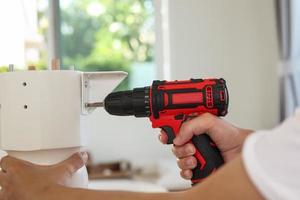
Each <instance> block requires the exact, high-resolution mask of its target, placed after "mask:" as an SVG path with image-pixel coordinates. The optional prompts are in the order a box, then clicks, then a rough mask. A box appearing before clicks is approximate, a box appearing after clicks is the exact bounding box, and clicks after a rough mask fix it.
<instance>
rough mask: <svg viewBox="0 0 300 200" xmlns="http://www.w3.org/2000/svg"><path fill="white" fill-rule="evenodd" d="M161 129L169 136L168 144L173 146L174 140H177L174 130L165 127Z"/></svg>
mask: <svg viewBox="0 0 300 200" xmlns="http://www.w3.org/2000/svg"><path fill="white" fill-rule="evenodd" d="M161 129H162V130H163V131H164V132H166V134H167V136H168V141H167V144H173V140H174V139H175V133H174V130H173V129H172V128H171V127H170V126H163V127H161Z"/></svg>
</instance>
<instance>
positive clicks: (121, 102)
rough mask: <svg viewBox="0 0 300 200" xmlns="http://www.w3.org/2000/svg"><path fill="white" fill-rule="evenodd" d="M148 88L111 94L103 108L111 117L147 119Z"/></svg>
mask: <svg viewBox="0 0 300 200" xmlns="http://www.w3.org/2000/svg"><path fill="white" fill-rule="evenodd" d="M149 93H150V87H143V88H135V89H133V90H127V91H120V92H113V93H111V94H109V95H108V96H107V97H106V98H105V100H104V108H105V110H106V111H107V112H108V113H109V114H111V115H118V116H129V115H134V116H135V117H149V116H150V114H151V112H150V97H149V96H150V94H149Z"/></svg>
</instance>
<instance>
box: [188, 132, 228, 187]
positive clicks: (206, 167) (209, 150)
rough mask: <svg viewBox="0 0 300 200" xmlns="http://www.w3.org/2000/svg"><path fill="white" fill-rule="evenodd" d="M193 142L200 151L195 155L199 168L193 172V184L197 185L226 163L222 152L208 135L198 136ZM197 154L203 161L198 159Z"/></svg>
mask: <svg viewBox="0 0 300 200" xmlns="http://www.w3.org/2000/svg"><path fill="white" fill-rule="evenodd" d="M191 141H192V143H193V144H194V145H195V147H196V150H197V151H198V152H197V153H196V154H195V157H196V159H197V167H196V168H195V169H194V170H193V177H192V182H193V184H195V183H197V182H200V181H201V180H202V179H204V178H206V177H207V176H209V175H210V174H211V173H213V172H214V170H216V169H217V168H219V167H220V166H221V165H222V164H223V163H224V160H223V157H222V155H221V153H220V150H219V149H218V147H217V146H216V145H215V143H214V142H213V141H212V140H211V138H210V137H209V136H208V135H207V134H200V135H196V136H194V137H193V138H192V140H191ZM197 154H198V155H200V157H202V158H203V159H199V157H198V158H197ZM203 160H204V162H203Z"/></svg>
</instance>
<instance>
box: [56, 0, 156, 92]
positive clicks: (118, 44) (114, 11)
mask: <svg viewBox="0 0 300 200" xmlns="http://www.w3.org/2000/svg"><path fill="white" fill-rule="evenodd" d="M61 1H62V6H61V7H62V8H61V19H62V20H61V33H62V37H61V44H62V46H61V47H62V55H63V64H64V65H65V66H68V65H75V66H76V68H77V69H79V70H82V71H103V70H104V71H109V70H123V71H127V72H130V66H131V65H132V64H133V63H135V62H150V61H153V43H154V30H153V25H154V23H153V20H154V17H153V8H152V1H150V0H82V1H72V3H71V4H68V5H66V6H64V5H63V0H61ZM123 87H126V82H125V85H124V84H123Z"/></svg>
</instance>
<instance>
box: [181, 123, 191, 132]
mask: <svg viewBox="0 0 300 200" xmlns="http://www.w3.org/2000/svg"><path fill="white" fill-rule="evenodd" d="M181 131H182V133H183V134H185V133H189V132H191V131H192V126H191V121H187V122H185V123H183V124H182V126H181Z"/></svg>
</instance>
